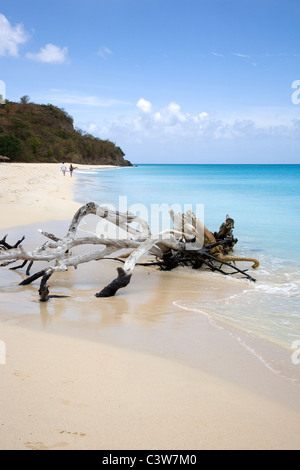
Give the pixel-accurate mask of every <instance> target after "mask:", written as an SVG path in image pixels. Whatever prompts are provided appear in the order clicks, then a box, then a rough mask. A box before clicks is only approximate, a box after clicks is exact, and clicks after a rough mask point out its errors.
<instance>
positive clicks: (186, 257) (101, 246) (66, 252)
mask: <svg viewBox="0 0 300 470" xmlns="http://www.w3.org/2000/svg"><path fill="white" fill-rule="evenodd" d="M90 214H93V215H95V216H98V217H100V218H102V219H106V220H108V221H109V222H110V223H111V224H114V225H115V226H118V227H119V228H120V229H122V230H123V231H124V230H125V231H126V237H123V238H108V237H104V235H103V234H100V235H96V234H95V236H86V237H76V235H77V231H78V227H79V225H80V222H81V221H82V219H83V218H84V217H86V216H87V215H90ZM170 217H171V219H172V222H173V229H170V230H165V231H163V232H161V233H159V234H157V235H154V234H152V233H151V231H150V228H149V226H148V224H147V223H146V222H145V221H144V220H142V219H140V218H139V217H137V216H135V215H134V214H132V213H129V212H126V213H122V212H117V211H112V210H110V209H107V208H106V207H103V206H99V205H97V204H95V203H93V202H91V203H89V204H86V205H85V206H82V207H81V208H80V209H79V210H78V211H77V212H76V214H75V215H74V217H73V219H72V222H71V224H70V227H69V230H68V232H67V234H66V236H65V237H63V238H58V237H57V236H55V235H53V234H51V233H48V232H43V231H40V232H41V234H42V235H43V236H45V237H46V238H47V239H48V241H46V242H45V243H44V244H43V245H42V246H40V247H37V248H36V249H35V250H33V251H28V250H26V249H25V248H24V247H23V245H22V242H23V241H24V237H22V239H20V240H19V241H18V242H17V243H15V245H10V244H9V243H7V241H6V238H7V236H5V237H4V238H3V239H2V240H0V262H3V263H2V264H1V265H0V266H3V267H5V266H8V265H10V264H14V263H16V262H17V261H19V260H21V261H22V264H18V265H17V266H16V267H11V268H10V269H22V268H24V267H25V266H26V265H27V264H28V263H29V264H28V267H27V270H26V275H27V276H28V277H27V278H26V279H25V280H24V281H23V282H21V284H20V285H22V286H25V285H28V284H31V283H32V282H34V281H35V280H37V279H40V278H41V282H40V288H39V295H40V300H41V301H43V302H44V301H47V300H48V299H49V298H50V297H53V296H49V285H48V281H49V279H50V278H51V276H52V275H53V274H54V273H56V272H62V271H67V270H68V269H69V267H74V268H77V266H78V265H80V264H82V263H88V262H90V261H98V260H101V259H117V260H119V261H120V262H122V263H123V266H122V267H118V268H117V272H118V277H117V278H116V279H114V280H113V281H112V282H111V283H110V284H109V285H108V286H106V287H104V288H103V289H102V290H101V291H100V292H99V293H98V294H96V297H111V296H113V295H115V294H116V292H117V291H118V290H119V289H120V288H122V287H126V286H127V285H128V284H129V283H130V280H131V277H132V275H133V272H134V268H135V266H136V265H138V264H142V265H149V266H150V265H151V266H153V265H154V266H158V267H159V268H160V269H162V270H171V269H174V268H176V267H177V266H190V267H192V268H193V269H200V268H201V267H203V266H205V267H206V268H208V269H210V270H212V271H217V272H219V273H221V274H224V275H229V274H231V275H233V274H240V275H241V276H242V277H244V278H246V279H248V280H250V281H255V279H254V278H253V277H252V276H251V275H250V274H249V273H248V271H247V269H239V268H238V267H237V266H236V265H235V262H236V261H249V262H251V263H252V264H253V266H252V267H253V268H257V267H258V265H259V262H258V261H257V260H256V259H253V258H241V257H235V256H232V255H229V252H231V251H232V250H233V247H234V245H235V244H236V243H237V241H238V240H237V239H236V238H234V236H233V228H234V221H233V219H231V218H230V217H229V216H228V215H227V217H226V220H225V222H223V223H222V225H221V226H220V228H219V230H218V232H214V234H213V233H212V232H210V231H209V230H208V229H207V228H206V227H205V226H204V225H203V223H202V222H201V221H200V220H199V219H197V218H196V216H195V215H194V214H193V212H191V211H188V212H186V213H184V214H182V213H177V214H175V213H174V212H173V211H170ZM133 222H135V225H137V223H138V224H139V225H138V226H139V227H141V230H138V229H136V228H134V227H133V226H132V225H131V224H132V223H133ZM123 233H124V232H123ZM84 245H96V246H97V247H98V248H97V249H96V250H94V251H88V252H84V253H83V254H77V255H75V254H73V252H72V251H71V249H74V248H76V247H78V246H84ZM122 249H130V250H131V251H130V252H129V254H128V255H125V256H124V255H121V256H119V257H114V258H110V257H109V256H110V255H111V254H112V253H117V252H120V250H122ZM148 254H149V255H153V256H154V257H155V261H151V262H149V263H145V262H144V263H138V261H139V259H140V258H141V257H142V256H144V255H148ZM122 257H123V259H122ZM124 258H125V259H124ZM35 261H44V262H47V263H49V266H48V267H46V268H44V269H42V270H41V271H39V272H37V273H35V274H33V275H31V276H30V270H31V269H32V265H33V263H34V262H35ZM51 263H52V264H51ZM54 297H55V296H54Z"/></svg>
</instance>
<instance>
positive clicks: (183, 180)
mask: <svg viewBox="0 0 300 470" xmlns="http://www.w3.org/2000/svg"><path fill="white" fill-rule="evenodd" d="M76 178H77V182H76V185H75V194H74V198H75V200H76V201H79V202H81V203H82V204H85V203H87V202H90V201H93V202H95V203H97V204H99V205H103V206H108V207H110V208H112V209H115V210H121V211H126V210H128V211H130V212H133V213H134V214H136V215H139V216H141V217H143V218H144V219H146V220H147V222H148V225H149V226H150V229H151V230H152V229H153V231H155V232H159V231H160V230H161V229H165V228H166V227H165V226H164V224H165V223H166V221H165V219H166V214H168V210H169V209H173V210H175V212H176V211H177V212H178V211H181V210H182V211H186V210H193V212H195V213H196V215H197V216H198V217H200V218H201V219H202V222H203V223H204V224H205V226H206V227H207V228H208V229H209V230H210V231H211V232H214V231H217V230H218V229H219V227H220V225H221V223H222V222H223V221H224V220H225V218H226V216H227V215H229V216H230V217H231V218H232V219H234V221H235V228H234V236H235V237H236V238H237V239H238V243H237V245H236V246H235V247H234V252H233V255H234V256H241V257H249V258H256V259H258V260H259V262H260V266H259V267H258V268H257V269H256V270H254V269H252V266H251V263H248V265H247V266H246V267H247V269H249V274H251V276H253V277H254V278H255V279H256V282H255V283H254V282H251V281H248V280H246V281H245V280H244V279H241V278H239V277H237V276H232V277H231V278H230V279H229V277H227V282H228V283H236V284H235V285H236V286H237V287H238V289H237V293H233V294H232V291H230V292H231V293H230V294H228V296H226V295H225V296H223V297H222V299H217V300H211V301H209V300H206V301H203V299H201V298H199V300H197V299H196V300H195V298H194V297H193V299H191V300H187V299H185V300H184V301H183V300H182V299H180V298H179V299H176V296H175V298H174V299H173V305H174V307H176V308H178V309H182V310H185V311H190V312H192V313H193V314H199V315H203V314H204V315H207V316H208V317H209V318H210V319H211V320H212V321H214V322H216V324H220V325H222V324H226V325H229V326H230V327H233V328H235V329H236V330H240V331H244V332H247V333H248V334H250V335H252V336H253V337H257V338H261V339H263V340H264V341H267V342H269V343H272V344H275V345H277V346H279V347H280V348H283V349H285V350H286V351H290V353H291V357H293V361H294V364H295V365H298V364H299V363H300V247H299V243H300V241H299V233H300V165H264V164H261V165H245V164H241V165H226V164H224V165H204V164H203V165H202V164H199V165H197V164H174V165H173V164H161V165H157V164H155V165H154V164H153V165H151V164H137V165H134V166H133V167H125V168H118V169H105V170H100V169H99V170H94V169H91V170H80V169H78V170H76ZM168 219H170V218H169V217H168ZM83 229H84V228H83ZM94 230H95V232H96V230H97V227H96V225H95V227H94ZM90 231H93V229H91V230H90ZM243 267H244V268H245V264H243ZM193 275H194V276H198V278H197V279H198V280H199V286H201V276H202V275H204V274H203V273H201V270H199V271H197V272H195V271H194V272H193ZM205 275H206V276H207V275H208V274H207V273H206V274H205ZM209 275H210V276H211V283H212V286H213V284H214V280H216V281H217V280H218V279H220V276H222V274H219V273H210V274H209ZM228 285H229V284H228ZM299 367H300V366H298V368H299Z"/></svg>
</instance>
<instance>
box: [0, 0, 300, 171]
mask: <svg viewBox="0 0 300 470" xmlns="http://www.w3.org/2000/svg"><path fill="white" fill-rule="evenodd" d="M299 18H300V0H51V2H50V1H48V0H44V1H43V2H41V1H37V0H26V1H24V0H10V1H9V2H3V3H2V6H0V94H2V95H3V96H4V95H5V98H6V99H8V100H11V101H20V98H21V97H22V96H24V95H28V96H29V97H30V101H32V102H34V103H41V104H48V103H51V104H53V105H55V106H58V107H60V108H63V109H65V110H66V111H67V112H68V114H69V115H71V116H72V117H73V119H74V126H75V127H76V128H80V129H82V130H84V131H86V132H88V133H90V134H92V135H94V136H96V137H99V138H101V139H109V140H111V141H113V142H115V143H116V144H117V145H118V146H120V147H121V148H122V150H123V151H124V153H125V155H126V158H127V159H128V160H130V161H131V162H132V163H300V23H299Z"/></svg>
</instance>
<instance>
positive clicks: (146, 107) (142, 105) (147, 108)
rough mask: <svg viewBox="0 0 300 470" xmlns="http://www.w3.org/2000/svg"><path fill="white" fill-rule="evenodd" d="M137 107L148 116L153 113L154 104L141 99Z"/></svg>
mask: <svg viewBox="0 0 300 470" xmlns="http://www.w3.org/2000/svg"><path fill="white" fill-rule="evenodd" d="M136 105H137V107H138V109H139V110H140V111H142V112H143V113H146V114H148V113H151V111H152V104H151V103H150V101H146V100H144V98H140V99H139V101H138V102H137V104H136Z"/></svg>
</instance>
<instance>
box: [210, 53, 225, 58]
mask: <svg viewBox="0 0 300 470" xmlns="http://www.w3.org/2000/svg"><path fill="white" fill-rule="evenodd" d="M212 55H214V56H216V57H224V56H223V54H218V53H217V52H212Z"/></svg>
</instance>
